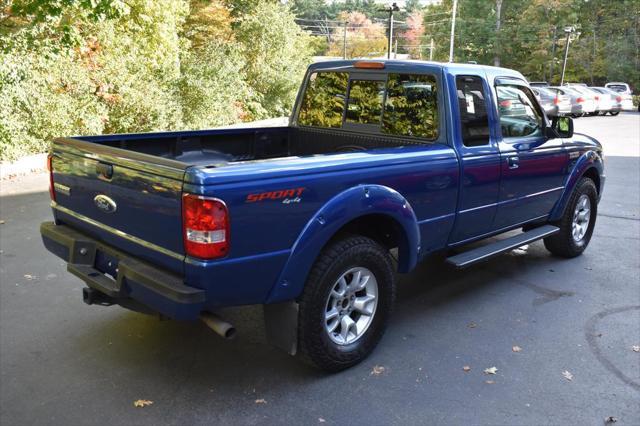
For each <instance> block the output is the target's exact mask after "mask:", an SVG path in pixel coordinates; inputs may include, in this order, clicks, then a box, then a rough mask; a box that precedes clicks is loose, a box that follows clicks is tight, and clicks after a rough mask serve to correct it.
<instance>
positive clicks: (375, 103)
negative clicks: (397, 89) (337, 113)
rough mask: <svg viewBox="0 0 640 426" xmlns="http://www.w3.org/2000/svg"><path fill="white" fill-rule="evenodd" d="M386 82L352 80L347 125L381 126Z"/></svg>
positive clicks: (346, 118) (346, 117)
mask: <svg viewBox="0 0 640 426" xmlns="http://www.w3.org/2000/svg"><path fill="white" fill-rule="evenodd" d="M383 98H384V81H379V80H351V86H350V87H349V100H348V105H347V114H346V116H345V122H346V123H357V124H376V125H379V124H380V116H381V115H382V99H383Z"/></svg>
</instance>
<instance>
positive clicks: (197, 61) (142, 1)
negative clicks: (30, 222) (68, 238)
mask: <svg viewBox="0 0 640 426" xmlns="http://www.w3.org/2000/svg"><path fill="white" fill-rule="evenodd" d="M385 7H388V4H386V3H376V2H375V1H373V0H356V1H354V0H347V1H345V2H340V3H338V2H335V3H331V4H327V3H325V2H324V1H323V0H292V1H290V2H288V3H280V2H276V1H273V0H213V1H212V0H0V160H12V159H15V158H17V157H19V156H21V155H25V154H30V153H36V152H43V151H45V150H46V149H47V147H48V143H49V141H50V140H51V139H52V138H54V137H57V136H68V135H77V134H100V133H118V132H144V131H152V130H180V129H201V128H209V127H215V126H219V125H225V124H231V123H235V122H239V121H249V120H256V119H262V118H268V117H276V116H283V115H288V114H289V112H290V110H291V107H292V103H293V101H294V98H295V93H296V90H297V87H298V84H299V82H300V79H301V77H302V75H303V73H304V70H305V68H306V66H307V65H308V64H309V63H310V62H311V60H312V59H311V56H312V55H333V56H338V57H342V55H343V54H345V53H346V57H348V58H353V57H375V56H382V55H385V54H386V46H387V41H388V20H387V18H388V13H387V12H385V11H384V9H385ZM451 8H452V0H443V1H442V2H441V3H440V4H437V5H432V6H428V7H423V6H422V5H421V3H420V2H419V1H418V0H408V1H407V3H406V7H405V8H403V9H402V10H401V11H400V12H397V13H396V14H395V18H396V19H397V20H398V21H399V22H398V23H397V25H396V32H395V33H394V38H393V40H392V44H393V46H394V48H395V46H396V45H397V53H399V54H403V53H404V54H408V55H410V57H412V58H415V59H428V58H429V56H430V50H431V49H430V47H431V46H432V45H431V40H433V52H432V55H433V59H434V60H438V61H446V60H448V51H449V31H450V23H451V17H452V14H451ZM498 11H499V13H498ZM568 25H572V26H575V29H576V32H575V33H574V34H573V35H572V41H571V44H570V49H569V59H568V66H567V73H566V77H565V81H571V82H586V83H588V84H590V85H602V84H604V83H605V82H607V81H613V80H615V81H625V82H628V83H629V84H631V85H632V86H634V87H635V88H638V87H640V39H639V34H638V28H639V26H640V0H459V6H458V14H457V25H456V34H455V51H454V60H455V61H458V62H466V61H476V62H477V63H479V64H489V65H493V64H497V63H499V64H500V65H501V66H505V67H509V68H515V69H517V70H519V71H521V72H522V73H523V74H524V75H526V76H527V77H528V78H530V79H531V80H546V81H550V82H557V81H558V80H559V78H560V71H561V66H562V58H563V52H564V50H563V49H564V45H565V37H564V31H563V28H564V27H565V26H568ZM578 33H579V34H578ZM345 40H346V42H345Z"/></svg>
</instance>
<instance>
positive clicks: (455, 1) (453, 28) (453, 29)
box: [449, 0, 458, 62]
mask: <svg viewBox="0 0 640 426" xmlns="http://www.w3.org/2000/svg"><path fill="white" fill-rule="evenodd" d="M457 10H458V0H453V10H452V15H453V16H452V19H451V40H450V42H449V62H453V37H454V36H455V33H456V11H457Z"/></svg>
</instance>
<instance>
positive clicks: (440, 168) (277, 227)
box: [184, 144, 458, 305]
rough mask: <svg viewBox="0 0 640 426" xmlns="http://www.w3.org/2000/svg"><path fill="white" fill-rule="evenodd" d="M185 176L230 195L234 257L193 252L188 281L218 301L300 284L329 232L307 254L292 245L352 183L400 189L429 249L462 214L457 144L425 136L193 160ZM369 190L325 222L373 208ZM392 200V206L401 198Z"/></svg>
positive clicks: (204, 190)
mask: <svg viewBox="0 0 640 426" xmlns="http://www.w3.org/2000/svg"><path fill="white" fill-rule="evenodd" d="M248 174H250V175H251V176H252V177H253V178H252V179H251V180H247V179H246V178H247V175H248ZM186 180H187V182H188V183H187V184H185V187H184V190H185V192H191V193H197V194H201V195H205V196H215V197H217V198H219V199H221V200H223V201H224V202H225V203H226V204H227V207H228V209H229V215H230V218H231V247H230V252H229V255H228V257H227V258H225V259H222V260H217V261H209V262H202V261H196V260H194V259H187V261H186V263H185V276H186V283H187V284H188V285H193V286H196V287H200V288H203V289H205V290H206V291H207V292H208V297H207V299H208V300H211V302H212V303H213V304H220V305H231V304H247V303H263V302H265V301H266V300H267V299H268V297H269V294H270V293H271V291H272V288H273V290H274V293H273V295H272V296H271V298H269V301H270V302H275V301H279V300H286V299H291V298H294V297H296V296H297V295H298V294H299V293H300V292H301V291H302V288H303V285H304V281H305V279H306V276H307V273H308V270H309V268H310V266H311V265H312V264H313V260H314V259H315V257H316V256H317V254H318V253H319V251H320V249H321V248H322V246H323V245H324V243H325V242H326V241H327V240H328V238H327V237H326V236H323V237H322V238H320V239H318V241H319V242H320V244H314V247H313V249H311V250H308V251H305V255H304V257H303V258H300V257H296V256H294V253H293V250H294V249H295V247H294V245H295V243H296V241H298V239H299V238H300V236H301V234H302V233H303V230H305V228H307V227H308V225H309V222H310V221H312V219H313V218H314V216H315V215H316V214H317V213H318V212H319V211H320V210H321V209H322V208H323V206H325V205H326V204H327V203H328V202H329V201H330V200H332V199H333V198H334V197H336V196H337V195H338V194H340V193H343V192H345V191H347V190H349V189H350V188H355V187H358V186H362V185H379V186H382V187H387V188H390V189H391V190H393V191H397V192H398V193H399V194H400V195H401V196H402V197H403V198H404V199H406V201H407V203H408V205H409V206H410V208H411V209H412V211H413V213H414V214H415V217H416V222H417V225H418V227H419V232H420V239H419V244H420V245H421V247H422V249H421V253H425V252H428V251H432V250H435V249H438V248H442V247H444V246H445V245H446V242H447V238H448V235H449V232H450V229H451V226H452V224H453V220H454V216H455V215H454V214H453V212H455V208H456V197H457V185H458V162H457V158H456V155H455V153H454V151H453V150H452V149H451V148H450V147H448V146H446V145H442V144H427V145H422V146H410V147H399V148H387V149H379V150H372V151H366V152H355V153H343V154H331V155H323V156H310V157H301V158H295V159H291V158H288V159H283V160H271V161H264V162H258V163H252V164H246V165H243V164H237V165H230V166H227V167H224V168H220V169H214V168H211V169H206V168H200V169H192V170H189V171H188V172H187V177H186ZM214 182H215V184H213V183H214ZM265 194H266V195H265ZM364 199H365V195H364V192H362V197H361V200H360V201H362V202H361V203H360V205H356V206H354V204H357V203H358V200H357V199H356V198H349V204H348V205H343V206H342V210H340V207H339V205H337V206H338V207H337V208H333V209H332V213H333V214H331V215H326V216H327V217H326V218H325V220H326V221H331V222H332V223H325V224H324V226H325V227H326V228H327V229H329V228H331V229H339V228H340V227H341V226H342V225H344V224H346V223H348V222H349V221H351V220H353V219H355V218H357V217H359V216H361V215H365V214H367V213H373V211H372V210H371V207H370V206H371V203H369V202H365V201H363V200H364ZM336 209H337V211H336ZM388 210H389V212H390V214H391V212H392V211H393V206H391V205H390V206H389V209H388ZM415 249H416V252H417V249H418V248H417V247H416V248H415ZM416 254H417V253H416ZM303 259H304V260H303ZM290 261H292V262H295V263H296V264H297V266H296V267H294V268H287V270H289V271H292V272H291V274H290V275H287V276H286V277H284V276H283V277H282V279H280V280H279V279H278V278H279V277H280V275H281V272H282V271H283V270H284V269H285V266H286V265H287V263H288V262H290ZM212 277H215V278H212ZM274 286H275V288H274Z"/></svg>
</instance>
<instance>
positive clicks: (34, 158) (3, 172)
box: [0, 154, 47, 180]
mask: <svg viewBox="0 0 640 426" xmlns="http://www.w3.org/2000/svg"><path fill="white" fill-rule="evenodd" d="M46 170H47V154H35V155H27V156H26V157H22V158H20V159H19V160H17V161H14V162H8V161H7V162H2V163H0V180H6V179H11V178H14V177H16V176H22V175H28V174H32V173H40V172H44V171H46Z"/></svg>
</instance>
